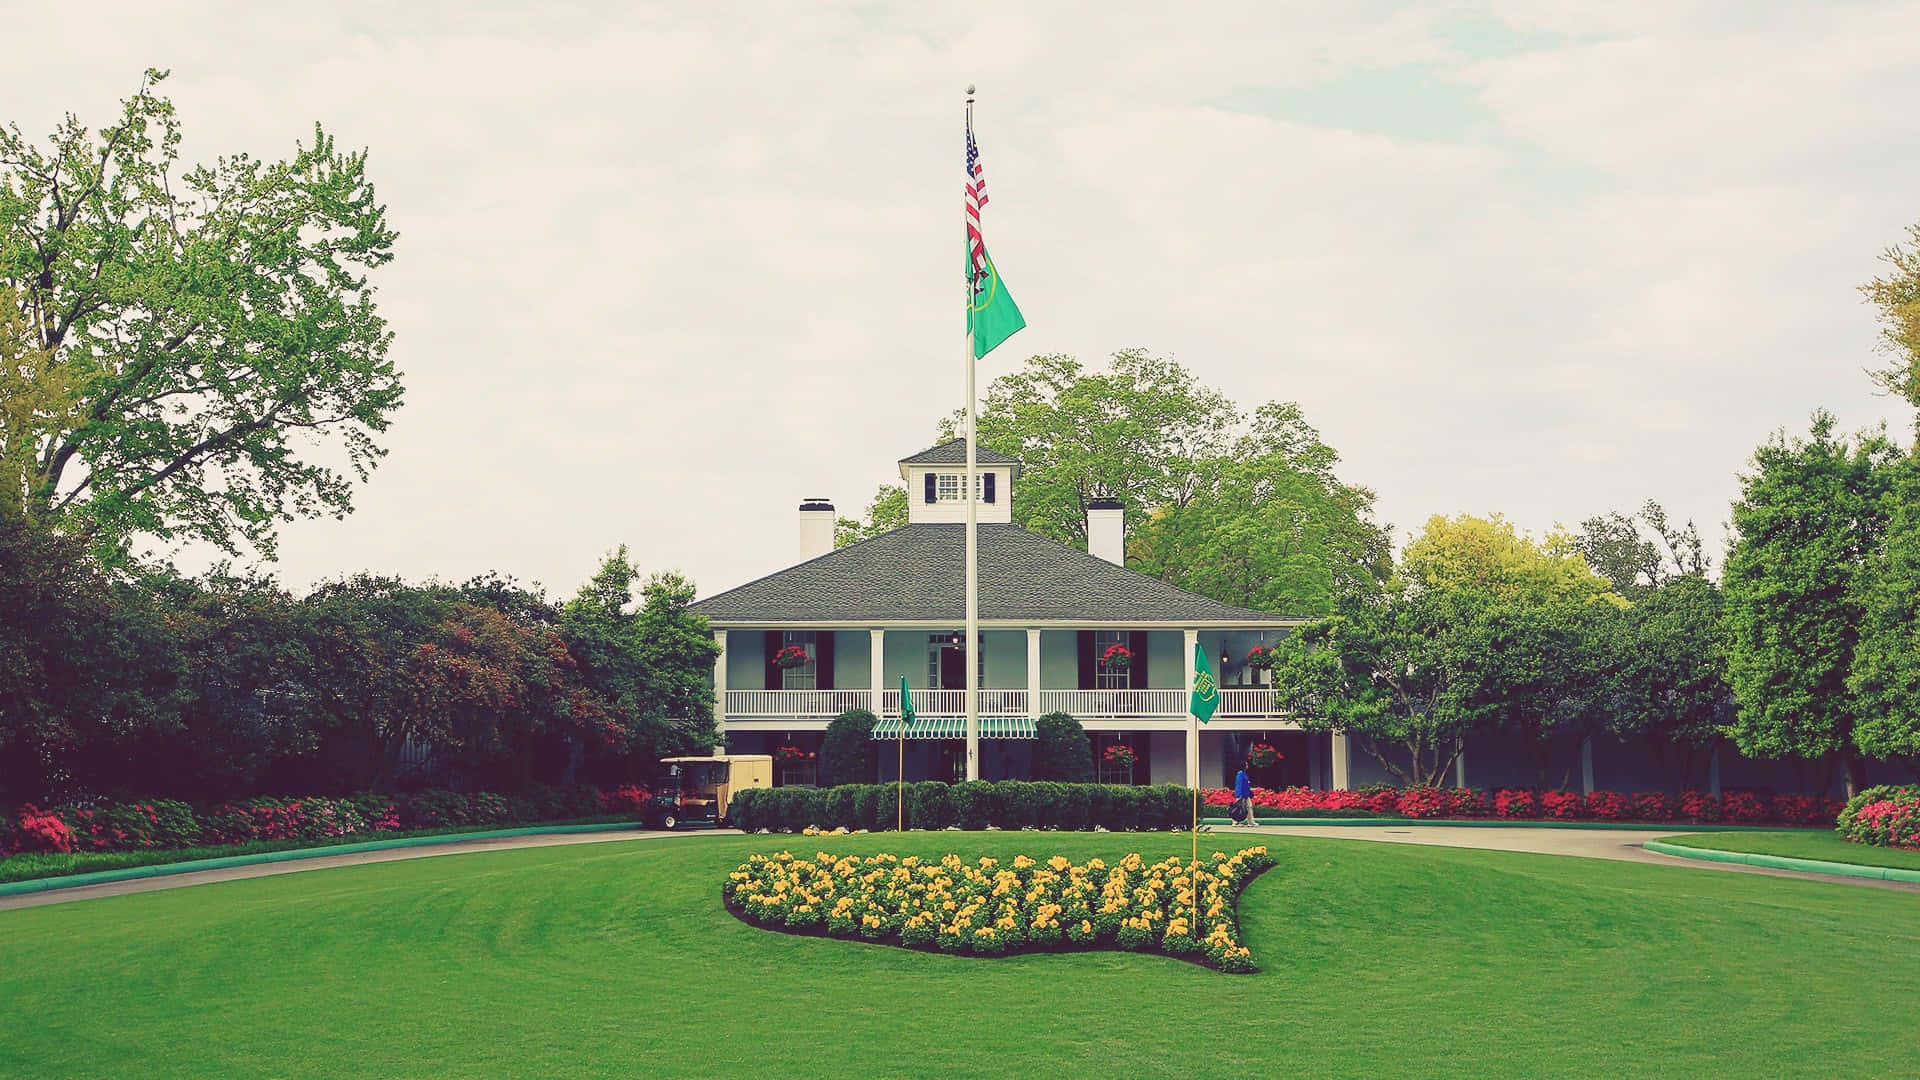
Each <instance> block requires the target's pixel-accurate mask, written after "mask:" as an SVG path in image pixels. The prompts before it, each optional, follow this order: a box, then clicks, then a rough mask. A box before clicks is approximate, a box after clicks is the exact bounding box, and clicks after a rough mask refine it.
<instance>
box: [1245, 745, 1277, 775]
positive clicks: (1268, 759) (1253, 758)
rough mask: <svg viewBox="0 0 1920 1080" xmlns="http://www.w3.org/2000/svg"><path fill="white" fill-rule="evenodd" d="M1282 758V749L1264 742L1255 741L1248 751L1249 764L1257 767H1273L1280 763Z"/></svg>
mask: <svg viewBox="0 0 1920 1080" xmlns="http://www.w3.org/2000/svg"><path fill="white" fill-rule="evenodd" d="M1280 758H1281V754H1280V751H1278V750H1275V749H1274V748H1273V747H1272V746H1271V745H1269V744H1267V743H1263V742H1257V743H1254V744H1253V748H1252V749H1250V750H1248V751H1247V765H1248V766H1249V767H1251V768H1255V769H1271V768H1273V767H1274V766H1275V765H1278V764H1280Z"/></svg>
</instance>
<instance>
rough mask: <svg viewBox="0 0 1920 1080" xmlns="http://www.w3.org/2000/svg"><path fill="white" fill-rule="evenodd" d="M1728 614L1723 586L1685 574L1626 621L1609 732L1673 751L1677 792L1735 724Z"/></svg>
mask: <svg viewBox="0 0 1920 1080" xmlns="http://www.w3.org/2000/svg"><path fill="white" fill-rule="evenodd" d="M1723 606H1724V605H1723V602H1722V598H1721V594H1720V589H1719V587H1718V586H1716V585H1715V584H1714V583H1713V582H1711V581H1709V580H1707V578H1706V577H1705V576H1704V575H1700V574H1688V575H1685V576H1682V577H1678V578H1674V579H1672V580H1669V581H1667V582H1665V583H1664V584H1662V585H1661V586H1660V587H1659V588H1657V589H1653V590H1650V591H1647V592H1645V593H1644V594H1643V595H1641V596H1640V598H1639V599H1638V600H1636V601H1635V602H1634V605H1633V606H1632V607H1631V608H1628V609H1627V611H1626V612H1625V615H1624V618H1623V620H1622V625H1621V635H1620V638H1619V642H1618V647H1617V649H1616V651H1615V655H1616V657H1617V667H1616V670H1615V676H1614V699H1613V700H1614V703H1615V706H1614V708H1613V709H1612V710H1611V711H1610V712H1609V714H1608V716H1607V718H1606V727H1607V730H1609V731H1611V732H1613V733H1614V734H1616V735H1619V736H1621V737H1623V738H1624V737H1636V736H1637V737H1640V738H1643V739H1645V740H1646V741H1647V742H1649V743H1651V744H1652V745H1654V746H1656V747H1660V748H1663V749H1665V748H1671V749H1672V750H1674V751H1675V752H1676V757H1677V762H1676V765H1677V773H1678V775H1677V777H1676V779H1677V782H1678V786H1680V787H1686V786H1688V785H1690V784H1691V783H1692V782H1693V766H1694V763H1695V760H1696V759H1697V758H1698V757H1699V756H1700V755H1701V752H1703V751H1705V750H1708V749H1710V748H1712V747H1713V745H1714V744H1715V743H1717V742H1719V740H1720V739H1721V737H1722V732H1723V731H1724V730H1725V729H1726V726H1727V725H1728V724H1729V723H1730V722H1731V721H1732V720H1733V688H1732V686H1731V685H1730V684H1729V683H1728V682H1727V651H1726V640H1725V633H1724V626H1723V623H1722V610H1723Z"/></svg>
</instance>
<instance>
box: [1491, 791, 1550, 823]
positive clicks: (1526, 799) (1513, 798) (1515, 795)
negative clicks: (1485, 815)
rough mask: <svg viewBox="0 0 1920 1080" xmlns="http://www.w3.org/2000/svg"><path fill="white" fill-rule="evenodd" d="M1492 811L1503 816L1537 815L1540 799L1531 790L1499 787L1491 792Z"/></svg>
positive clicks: (1529, 816) (1525, 816) (1538, 813)
mask: <svg viewBox="0 0 1920 1080" xmlns="http://www.w3.org/2000/svg"><path fill="white" fill-rule="evenodd" d="M1493 812H1494V815H1495V816H1497V817H1503V818H1531V817H1539V816H1540V801H1539V799H1537V798H1535V797H1534V794H1533V792H1531V791H1525V790H1519V789H1515V788H1501V789H1500V790H1499V791H1496V792H1494V793H1493Z"/></svg>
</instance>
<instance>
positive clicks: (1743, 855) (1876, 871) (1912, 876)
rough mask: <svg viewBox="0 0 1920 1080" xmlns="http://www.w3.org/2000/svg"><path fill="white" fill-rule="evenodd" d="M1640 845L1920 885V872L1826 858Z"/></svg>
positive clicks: (1684, 855) (1681, 854) (1685, 855)
mask: <svg viewBox="0 0 1920 1080" xmlns="http://www.w3.org/2000/svg"><path fill="white" fill-rule="evenodd" d="M1640 846H1641V847H1644V848H1646V849H1647V850H1648V851H1652V852H1656V853H1658V854H1661V855H1672V856H1673V857H1675V858H1679V859H1699V860H1701V861H1702V862H1722V863H1738V864H1740V865H1742V866H1764V867H1767V868H1768V869H1771V870H1800V871H1804V872H1807V873H1813V874H1838V875H1840V876H1841V877H1859V878H1873V879H1875V880H1878V881H1908V882H1920V870H1903V869H1900V868H1899V867H1893V866H1862V865H1860V864H1858V863H1840V862H1827V861H1826V860H1824V859H1795V858H1790V857H1788V856H1785V855H1762V854H1760V853H1759V852H1753V851H1721V850H1719V849H1717V848H1697V847H1685V846H1683V845H1680V844H1667V843H1662V842H1661V841H1659V840H1649V841H1647V842H1646V843H1644V844H1642V845H1640Z"/></svg>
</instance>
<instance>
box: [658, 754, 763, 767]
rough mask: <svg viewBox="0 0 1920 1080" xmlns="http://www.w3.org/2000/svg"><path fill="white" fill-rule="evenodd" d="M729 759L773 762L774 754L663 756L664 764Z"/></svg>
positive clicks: (712, 762) (689, 763) (661, 760)
mask: <svg viewBox="0 0 1920 1080" xmlns="http://www.w3.org/2000/svg"><path fill="white" fill-rule="evenodd" d="M727 761H765V762H772V761H773V755H772V754H719V755H716V756H713V757H668V758H661V759H660V764H662V765H717V764H720V763H722V762H727Z"/></svg>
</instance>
